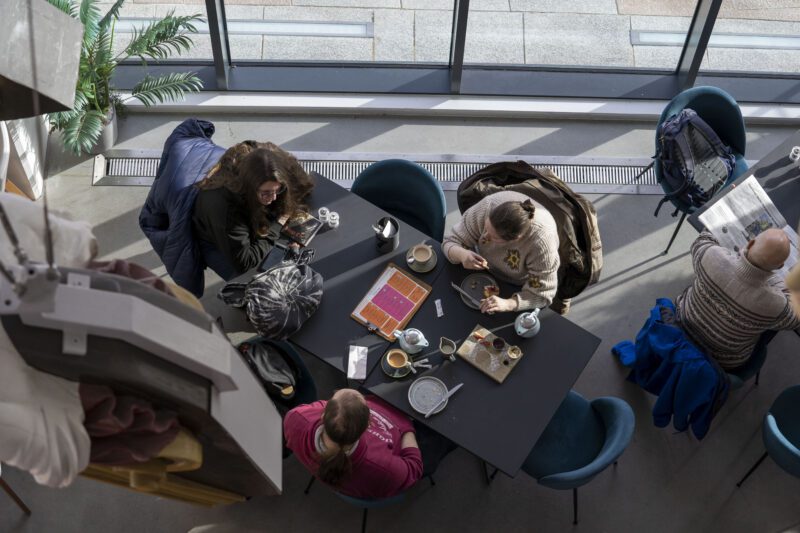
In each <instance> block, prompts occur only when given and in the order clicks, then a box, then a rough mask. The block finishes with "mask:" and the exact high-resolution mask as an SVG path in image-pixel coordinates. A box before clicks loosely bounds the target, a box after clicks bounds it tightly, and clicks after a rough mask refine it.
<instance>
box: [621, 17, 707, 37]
mask: <svg viewBox="0 0 800 533" xmlns="http://www.w3.org/2000/svg"><path fill="white" fill-rule="evenodd" d="M691 23H692V19H691V17H648V16H644V17H642V16H635V15H634V16H632V17H631V29H632V30H653V31H656V30H657V31H669V32H676V31H679V32H682V33H686V32H688V31H689V26H690V25H691Z"/></svg>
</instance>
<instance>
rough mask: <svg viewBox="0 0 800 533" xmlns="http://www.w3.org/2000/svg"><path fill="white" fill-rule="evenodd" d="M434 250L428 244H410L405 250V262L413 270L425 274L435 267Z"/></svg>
mask: <svg viewBox="0 0 800 533" xmlns="http://www.w3.org/2000/svg"><path fill="white" fill-rule="evenodd" d="M437 260H438V258H437V257H436V252H435V251H434V250H433V246H431V245H429V244H425V243H424V242H423V243H420V244H417V245H415V246H412V247H411V248H409V249H408V251H407V252H406V264H408V267H409V268H410V269H411V270H413V271H414V272H419V273H421V274H425V273H426V272H430V271H431V270H433V269H434V268H436V262H437Z"/></svg>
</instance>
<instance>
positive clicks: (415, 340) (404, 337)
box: [392, 328, 428, 355]
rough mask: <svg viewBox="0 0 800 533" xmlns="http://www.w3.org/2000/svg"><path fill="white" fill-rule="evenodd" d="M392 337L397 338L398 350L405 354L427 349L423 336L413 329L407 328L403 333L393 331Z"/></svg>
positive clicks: (426, 342)
mask: <svg viewBox="0 0 800 533" xmlns="http://www.w3.org/2000/svg"><path fill="white" fill-rule="evenodd" d="M392 335H394V336H395V337H396V338H397V342H399V343H400V349H401V350H403V351H404V352H406V353H407V354H409V355H411V354H415V353H418V352H421V351H422V350H424V349H425V348H427V347H428V341H427V340H425V335H423V334H422V332H421V331H420V330H418V329H415V328H408V329H407V330H405V331H400V330H395V331H394V332H393V333H392Z"/></svg>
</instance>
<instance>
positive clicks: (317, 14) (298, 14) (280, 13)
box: [264, 6, 373, 22]
mask: <svg viewBox="0 0 800 533" xmlns="http://www.w3.org/2000/svg"><path fill="white" fill-rule="evenodd" d="M264 18H265V19H266V20H295V21H296V20H313V21H329V22H330V21H336V22H372V20H373V11H372V10H371V9H348V8H332V7H295V6H290V7H271V6H267V7H265V8H264Z"/></svg>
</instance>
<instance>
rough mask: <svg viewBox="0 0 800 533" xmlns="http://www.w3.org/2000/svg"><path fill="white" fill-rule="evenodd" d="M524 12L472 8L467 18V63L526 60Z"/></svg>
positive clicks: (518, 61)
mask: <svg viewBox="0 0 800 533" xmlns="http://www.w3.org/2000/svg"><path fill="white" fill-rule="evenodd" d="M522 23H523V15H522V13H501V12H479V11H476V12H472V13H470V14H469V20H468V21H467V40H466V42H465V44H464V62H465V63H505V64H512V65H520V64H524V63H525V55H524V53H523V52H524V50H525V46H524V42H523V41H524V31H523V26H522Z"/></svg>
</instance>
